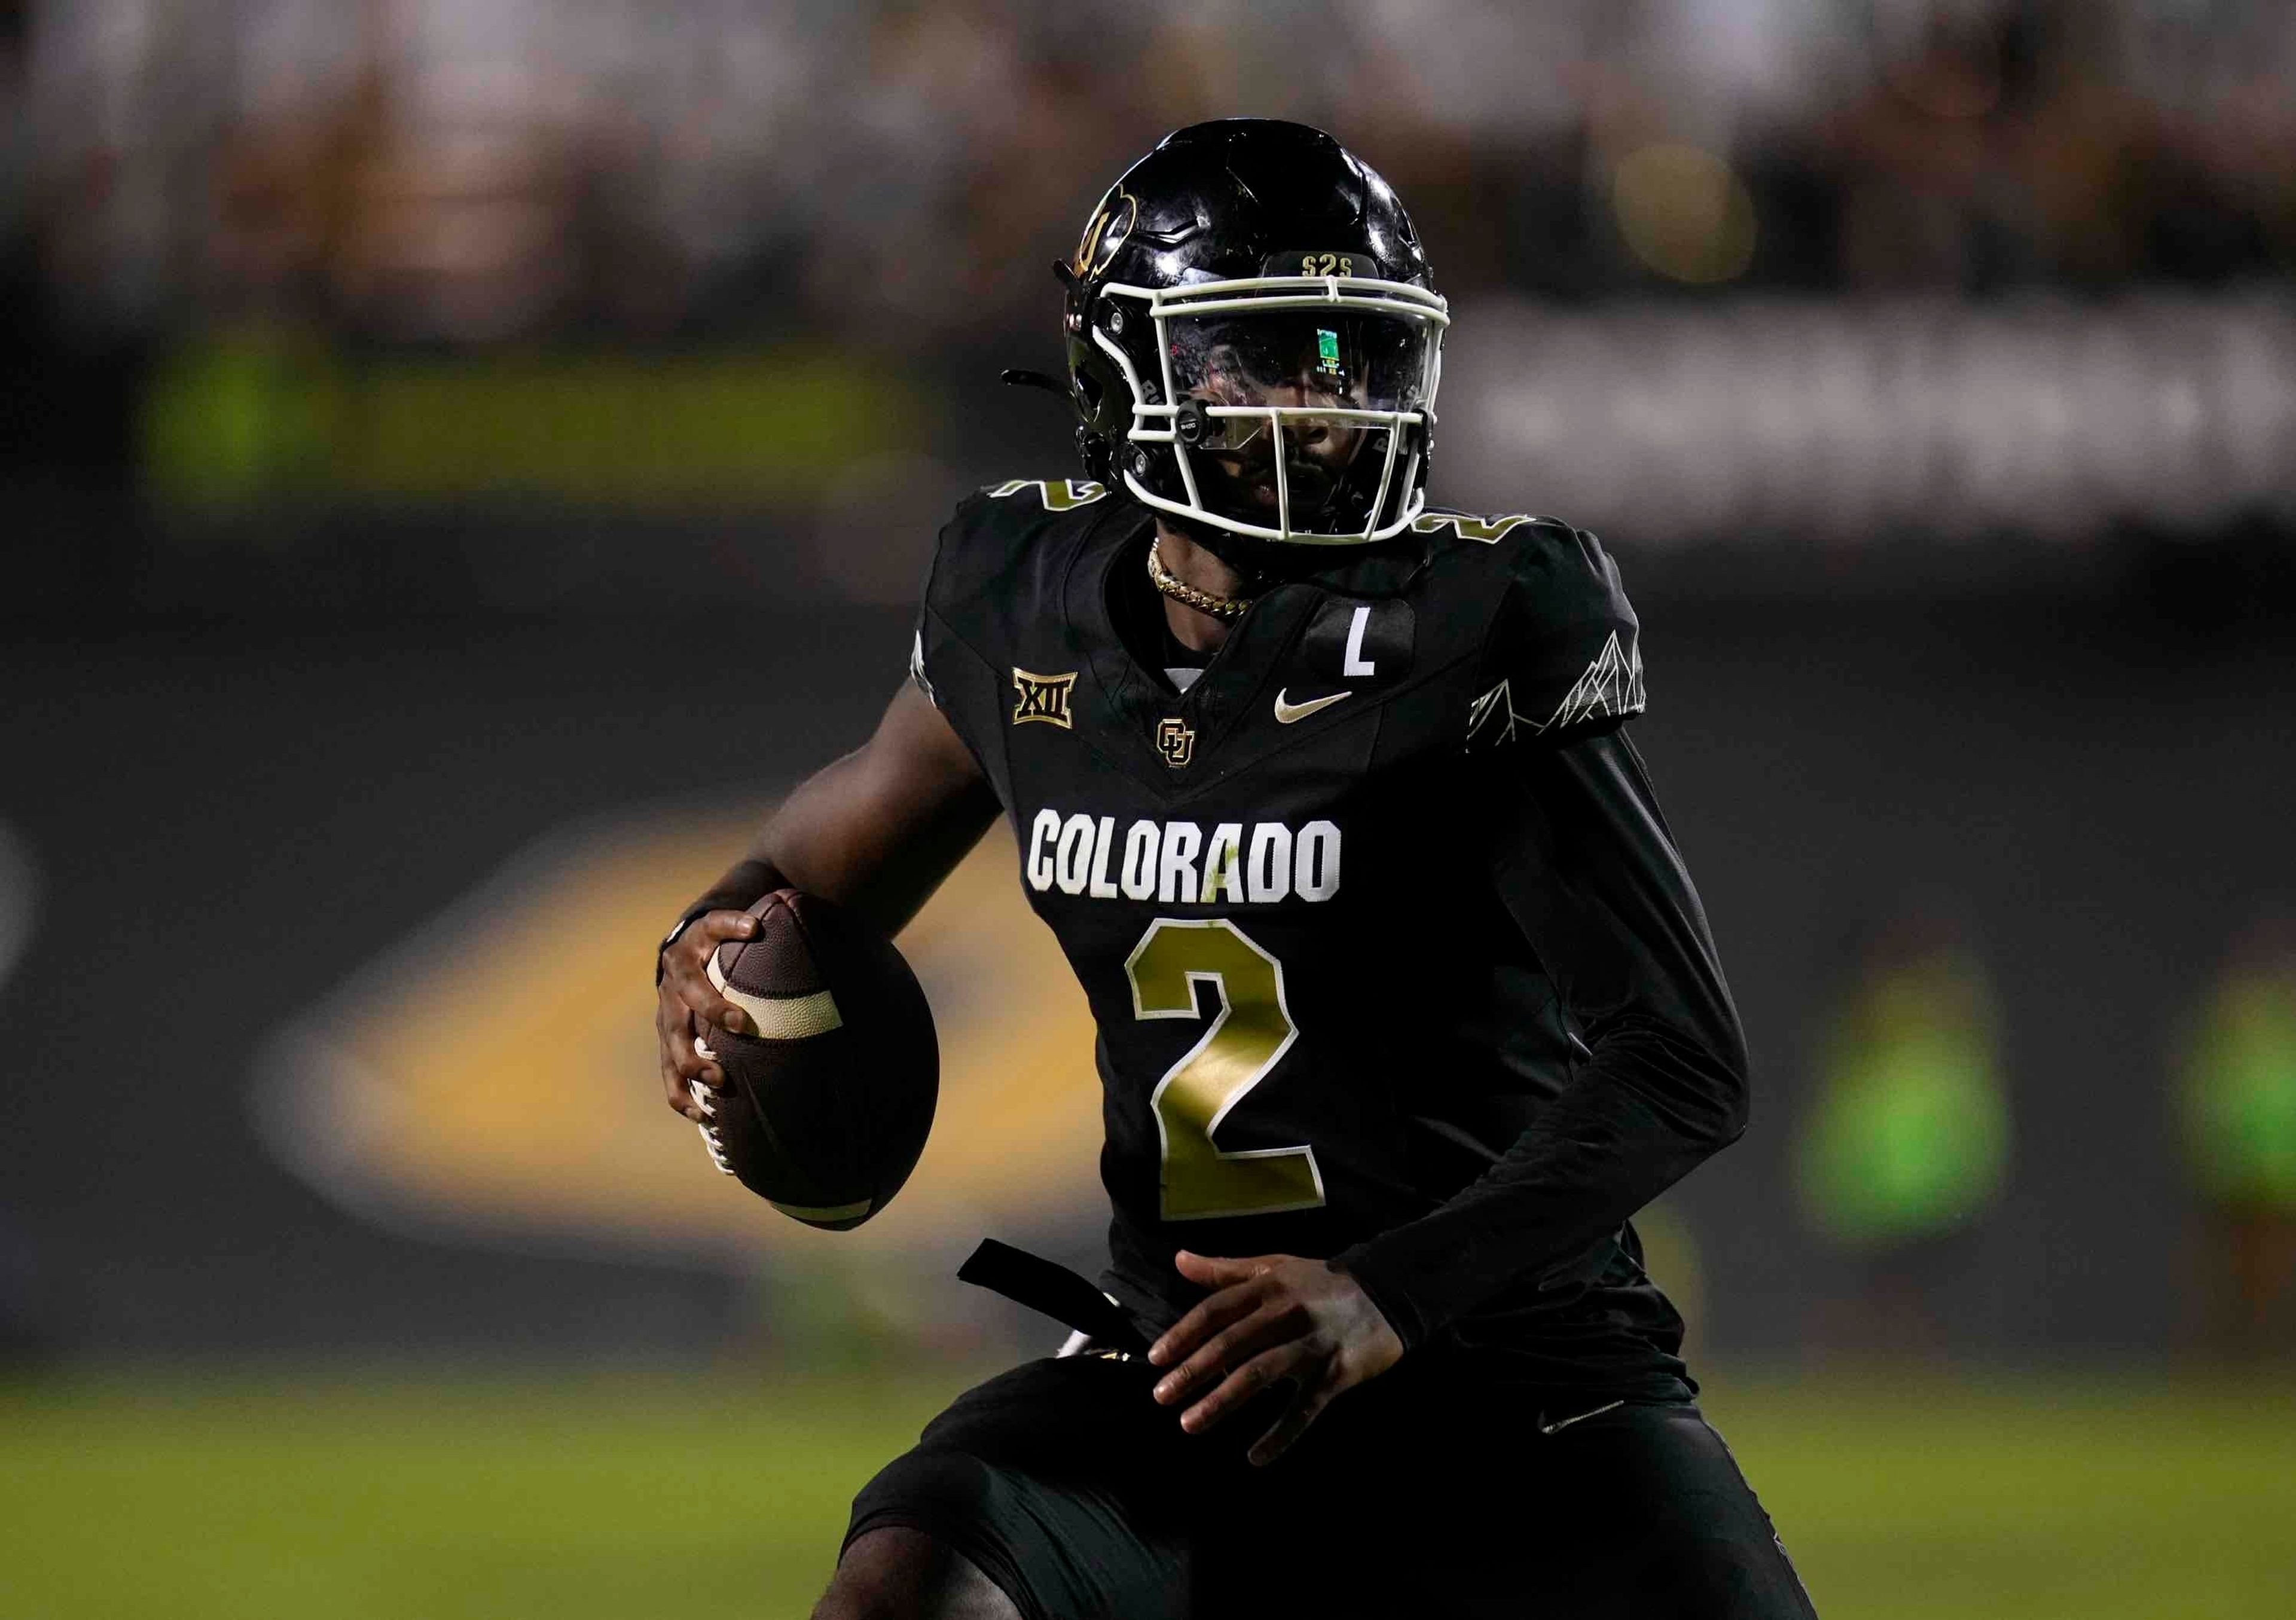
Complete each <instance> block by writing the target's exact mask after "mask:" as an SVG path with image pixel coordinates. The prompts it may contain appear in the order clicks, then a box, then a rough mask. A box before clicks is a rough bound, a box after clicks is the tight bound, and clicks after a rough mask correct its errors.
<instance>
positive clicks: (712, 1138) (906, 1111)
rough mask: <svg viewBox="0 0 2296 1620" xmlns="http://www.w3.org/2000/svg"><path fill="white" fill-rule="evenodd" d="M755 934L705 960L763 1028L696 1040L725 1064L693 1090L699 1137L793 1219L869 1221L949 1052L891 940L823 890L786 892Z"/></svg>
mask: <svg viewBox="0 0 2296 1620" xmlns="http://www.w3.org/2000/svg"><path fill="white" fill-rule="evenodd" d="M750 916H752V917H756V918H757V919H758V927H757V932H756V933H754V934H752V935H751V936H750V938H748V939H746V940H728V941H726V943H725V944H723V945H721V946H720V947H718V949H717V954H716V955H714V956H712V957H711V958H710V959H709V982H710V983H712V984H714V985H716V986H717V991H718V993H719V994H720V995H722V996H724V997H725V998H726V999H727V1000H729V1001H731V1002H733V1003H734V1005H735V1006H736V1007H740V1008H741V1009H742V1011H743V1012H744V1013H746V1014H748V1015H749V1017H750V1022H751V1023H752V1024H753V1025H754V1026H755V1029H754V1032H750V1033H743V1034H734V1033H732V1032H728V1031H726V1030H722V1029H718V1028H717V1027H716V1026H714V1025H713V1026H711V1027H709V1029H707V1030H706V1031H705V1032H703V1034H702V1036H701V1040H699V1041H698V1042H697V1043H696V1044H697V1046H698V1048H699V1049H700V1050H701V1052H702V1054H703V1055H704V1056H706V1057H710V1058H712V1059H713V1060H715V1061H716V1063H717V1065H718V1067H719V1068H720V1069H722V1070H724V1071H725V1081H724V1083H723V1084H722V1085H720V1086H717V1087H715V1088H711V1087H706V1086H701V1085H699V1084H697V1085H695V1086H694V1087H693V1094H694V1098H695V1100H697V1101H698V1102H700V1103H701V1106H702V1108H703V1110H704V1111H705V1113H706V1114H708V1116H709V1118H708V1121H707V1122H706V1123H704V1124H703V1126H702V1127H701V1139H702V1141H703V1142H704V1143H705V1144H706V1145H707V1146H708V1147H709V1156H710V1158H711V1160H712V1161H713V1162H714V1163H715V1164H717V1168H718V1169H719V1170H721V1171H723V1172H726V1174H727V1175H730V1176H734V1177H738V1178H739V1179H740V1180H741V1182H742V1186H744V1187H746V1188H749V1189H750V1191H751V1192H754V1193H756V1194H757V1195H758V1196H759V1197H761V1198H763V1199H765V1200H766V1202H767V1203H768V1204H770V1205H773V1206H774V1207H775V1209H777V1210H779V1211H781V1213H783V1214H784V1215H787V1216H790V1217H791V1219H792V1220H797V1221H804V1222H805V1223H806V1224H807V1225H808V1226H817V1227H820V1228H821V1229H824V1230H825V1231H832V1232H841V1231H845V1230H848V1229H851V1228H853V1227H857V1226H858V1225H860V1224H861V1223H862V1222H863V1221H866V1220H868V1219H869V1218H870V1217H871V1216H872V1215H874V1214H875V1213H877V1212H878V1211H879V1210H881V1209H882V1208H884V1207H885V1205H887V1204H889V1203H890V1202H891V1200H892V1197H893V1195H894V1194H895V1193H897V1192H898V1191H900V1189H901V1184H902V1183H903V1182H904V1181H906V1180H908V1177H909V1172H910V1171H912V1170H914V1169H915V1168H916V1163H917V1155H919V1154H921V1153H922V1152H923V1151H924V1146H925V1138H926V1136H927V1135H928V1134H929V1133H930V1132H931V1129H932V1119H933V1106H934V1103H935V1101H936V1100H937V1098H938V1097H939V1090H940V1048H939V1042H938V1041H937V1040H936V1039H935V1037H934V1034H933V1023H932V1011H931V1007H928V1006H927V1005H926V1002H925V996H924V991H922V989H920V988H919V987H918V985H917V979H916V975H915V974H914V973H911V972H910V971H909V965H908V963H907V962H906V961H904V960H903V959H902V958H901V953H900V952H899V951H898V950H895V949H894V947H893V944H892V942H891V941H890V940H888V939H886V938H885V937H884V936H883V935H881V934H880V933H877V932H876V930H875V929H873V928H872V927H870V926H869V925H868V924H866V923H865V922H863V921H862V920H861V919H860V918H858V917H855V916H854V915H853V914H852V913H850V912H849V911H846V910H844V909H840V908H839V907H837V906H834V905H832V904H831V903H830V902H829V901H827V900H822V899H820V898H819V897H818V896H816V895H811V894H806V893H802V892H799V891H798V890H795V889H779V890H776V891H775V892H773V893H771V894H768V895H767V896H766V898H765V899H763V900H759V901H758V903H757V904H756V905H754V906H752V907H750Z"/></svg>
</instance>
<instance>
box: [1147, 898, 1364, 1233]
mask: <svg viewBox="0 0 2296 1620" xmlns="http://www.w3.org/2000/svg"><path fill="white" fill-rule="evenodd" d="M1124 972H1125V976H1126V977H1127V978H1128V979H1130V980H1131V981H1132V1013H1133V1016H1135V1017H1137V1018H1201V1017H1202V1016H1203V1009H1202V1008H1201V1007H1199V1006H1198V1005H1197V1000H1196V997H1197V987H1198V986H1199V985H1202V984H1210V986H1211V987H1212V990H1213V991H1214V992H1215V993H1216V994H1217V995H1218V997H1219V1011H1218V1013H1217V1014H1216V1015H1214V1016H1213V1018H1212V1022H1211V1027H1210V1029H1207V1030H1206V1031H1205V1032H1204V1033H1203V1039H1201V1040H1199V1041H1197V1042H1196V1044H1195V1045H1193V1047H1190V1048H1188V1050H1187V1052H1186V1054H1185V1056H1184V1057H1181V1059H1180V1061H1179V1062H1177V1063H1176V1064H1174V1065H1172V1066H1171V1067H1170V1068H1169V1069H1168V1070H1166V1071H1165V1073H1164V1078H1163V1079H1162V1080H1160V1081H1158V1082H1157V1083H1156V1090H1155V1092H1154V1094H1153V1095H1152V1097H1151V1098H1149V1106H1150V1107H1151V1108H1152V1109H1153V1110H1154V1111H1155V1114H1156V1131H1157V1134H1158V1135H1160V1137H1162V1139H1163V1142H1164V1170H1163V1199H1162V1210H1163V1217H1164V1219H1165V1220H1167V1221H1201V1220H1206V1219H1208V1218H1210V1217H1211V1216H1214V1215H1265V1214H1272V1213H1275V1211H1277V1210H1286V1209H1315V1208H1317V1207H1319V1206H1321V1205H1322V1204H1323V1202H1324V1178H1323V1173H1322V1172H1320V1171H1318V1170H1317V1169H1316V1151H1315V1149H1314V1148H1312V1147H1252V1148H1245V1149H1242V1150H1240V1151H1238V1152H1234V1153H1224V1152H1222V1151H1221V1150H1220V1148H1219V1147H1218V1146H1217V1145H1216V1144H1215V1143H1214V1142H1213V1140H1212V1133H1213V1132H1214V1131H1218V1129H1219V1125H1220V1122H1221V1121H1222V1120H1224V1119H1226V1117H1227V1116H1228V1114H1231V1113H1232V1112H1234V1108H1235V1106H1236V1105H1237V1104H1238V1103H1240V1102H1242V1100H1243V1098H1244V1097H1245V1095H1246V1094H1247V1093H1249V1092H1250V1091H1251V1089H1252V1087H1254V1086H1256V1085H1258V1084H1259V1082H1260V1081H1262V1080H1264V1079H1266V1078H1267V1072H1268V1071H1269V1070H1270V1069H1272V1068H1274V1067H1275V1065H1276V1062H1277V1060H1278V1059H1280V1058H1281V1057H1283V1054H1284V1053H1285V1052H1287V1051H1289V1050H1290V1049H1291V1047H1292V1041H1293V1040H1297V1039H1298V1038H1299V1034H1300V1031H1299V1027H1298V1026H1297V1025H1296V1024H1293V1023H1292V1015H1291V1012H1290V1010H1289V1009H1288V1008H1286V1007H1285V1006H1284V1004H1283V964H1282V963H1281V962H1279V961H1277V960H1276V959H1275V958H1274V957H1272V956H1269V955H1268V954H1267V952H1266V951H1264V950H1261V949H1260V948H1259V946H1257V945H1255V944H1253V943H1252V942H1251V939H1250V938H1249V937H1248V936H1247V935H1246V934H1245V933H1244V932H1243V930H1242V929H1241V928H1239V927H1237V926H1236V925H1234V923H1231V922H1227V921H1226V920H1225V919H1222V918H1218V917H1213V918H1207V919H1205V920H1203V921H1201V922H1199V921H1193V920H1190V921H1183V920H1180V919H1178V918H1175V917H1158V918H1157V919H1156V920H1155V921H1154V922H1152V923H1151V924H1149V925H1148V932H1147V933H1144V934H1142V935H1141V936H1140V942H1139V943H1138V944H1137V945H1136V946H1134V947H1133V948H1132V954H1131V955H1130V956H1129V957H1128V958H1125V963H1124Z"/></svg>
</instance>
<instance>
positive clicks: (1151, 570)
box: [1148, 539, 1252, 620]
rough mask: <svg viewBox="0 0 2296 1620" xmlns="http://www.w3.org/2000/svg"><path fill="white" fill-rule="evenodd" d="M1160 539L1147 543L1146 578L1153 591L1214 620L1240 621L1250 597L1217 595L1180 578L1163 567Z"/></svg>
mask: <svg viewBox="0 0 2296 1620" xmlns="http://www.w3.org/2000/svg"><path fill="white" fill-rule="evenodd" d="M1162 543H1163V542H1162V541H1161V539H1153V540H1151V541H1149V542H1148V577H1149V579H1151V580H1153V581H1155V585H1156V588H1157V589H1158V590H1160V591H1162V592H1163V593H1164V594H1165V595H1166V596H1169V597H1171V598H1172V600H1173V601H1175V602H1184V603H1185V604H1187V605H1188V606H1190V607H1193V608H1194V609H1195V610H1196V611H1197V612H1198V613H1210V615H1211V616H1212V617H1213V618H1215V619H1230V620H1234V619H1241V618H1242V617H1243V615H1244V613H1245V612H1246V611H1247V610H1248V609H1250V607H1251V601H1252V599H1251V597H1250V596H1214V595H1212V593H1211V592H1210V591H1208V590H1198V589H1197V588H1195V587H1194V586H1193V585H1191V584H1189V583H1188V582H1187V581H1186V580H1183V579H1182V578H1180V576H1179V575H1177V574H1176V573H1174V572H1172V571H1171V570H1170V569H1169V568H1167V567H1165V566H1164V558H1163V555H1162V554H1161V552H1160V551H1159V549H1158V547H1160V546H1161V545H1162Z"/></svg>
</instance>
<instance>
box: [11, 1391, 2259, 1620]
mask: <svg viewBox="0 0 2296 1620" xmlns="http://www.w3.org/2000/svg"><path fill="white" fill-rule="evenodd" d="M963 1381H964V1380H963V1377H962V1375H960V1374H956V1373H951V1374H949V1375H948V1376H947V1377H946V1378H942V1379H933V1378H930V1377H909V1378H905V1379H897V1380H889V1381H880V1382H873V1383H869V1382H855V1381H846V1382H826V1381H822V1380H818V1379H810V1380H780V1381H775V1380H770V1379H767V1377H765V1376H764V1375H761V1374H758V1373H756V1372H749V1373H741V1374H736V1373H733V1372H728V1371H724V1370H720V1371H717V1372H716V1373H713V1374H711V1375H709V1377H706V1378H695V1377H690V1376H689V1375H687V1374H686V1373H685V1372H684V1371H682V1370H681V1369H676V1368H668V1367H665V1368H663V1369H661V1370H660V1374H659V1376H653V1377H639V1376H635V1375H628V1374H623V1375H615V1376H603V1375H600V1376H595V1377H563V1378H558V1379H553V1380H549V1381H536V1382H528V1383H511V1382H498V1381H489V1380H488V1379H485V1378H482V1377H463V1378H459V1379H455V1380H452V1381H424V1380H421V1379H418V1378H415V1377H412V1376H410V1375H407V1374H406V1373H404V1372H401V1373H399V1374H397V1375H395V1376H394V1377H389V1378H381V1379H377V1380H375V1381H373V1382H371V1383H365V1384H362V1383H359V1382H357V1381H355V1380H352V1379H349V1378H348V1377H342V1376H338V1377H333V1378H330V1379H324V1380H312V1379H299V1380H295V1381H280V1382H277V1383H275V1384H268V1385H266V1383H265V1382H264V1381H262V1380H258V1378H255V1377H247V1376H242V1377H241V1378H240V1379H238V1380H237V1381H222V1380H216V1381H209V1382H205V1383H201V1382H195V1381H192V1380H188V1379H186V1378H184V1377H182V1376H181V1375H177V1376H176V1377H175V1378H173V1379H162V1378H160V1377H138V1378H127V1377H121V1378H118V1379H116V1380H112V1381H92V1382H91V1381H74V1382H70V1383H64V1384H45V1385H32V1386H14V1387H12V1388H8V1389H5V1390H0V1617H4V1620H46V1617H49V1616H71V1617H73V1620H78V1617H79V1616H104V1617H107V1620H108V1617H110V1616H134V1617H135V1620H172V1617H174V1616H198V1617H204V1616H217V1617H218V1620H221V1617H224V1616H229V1617H231V1620H265V1617H268V1616H279V1617H280V1620H319V1617H324V1620H371V1617H381V1616H391V1617H392V1620H454V1617H456V1616H488V1617H489V1620H509V1617H516V1616H536V1617H537V1620H593V1617H595V1620H607V1617H610V1616H611V1617H613V1620H634V1617H637V1616H676V1617H677V1620H716V1617H717V1616H727V1617H729V1620H730V1617H731V1616H802V1615H804V1614H805V1613H806V1612H807V1609H808V1606H809V1604H810V1603H811V1600H812V1599H813V1598H814V1597H815V1596H816V1594H817V1592H818V1591H819V1589H820V1586H821V1584H822V1583H823V1581H824V1579H825V1578H826V1575H827V1573H828V1563H829V1559H830V1557H831V1555H832V1550H833V1549H834V1547H835V1545H836V1538H837V1534H838V1532H839V1530H840V1527H841V1526H842V1524H843V1518H844V1512H845V1505H846V1502H847V1501H848V1499H849V1497H850V1495H851V1493H852V1492H853V1490H854V1488H855V1487H856V1486H857V1485H858V1484H860V1483H861V1482H862V1481H863V1480H864V1479H865V1478H866V1477H867V1476H868V1475H869V1474H870V1473H871V1472H872V1471H873V1468H875V1467H876V1465H877V1464H878V1463H879V1462H880V1461H881V1460H883V1459H884V1458H886V1457H887V1456H889V1455H890V1454H891V1453H892V1452H893V1451H896V1450H898V1449H899V1448H900V1447H901V1446H902V1445H904V1444H905V1443H906V1442H907V1440H908V1439H909V1437H910V1436H912V1435H914V1433H915V1431H916V1429H917V1427H918V1426H919V1425H920V1424H921V1423H922V1421H923V1420H924V1419H926V1418H927V1417H928V1416H930V1415H931V1412H932V1411H933V1410H936V1409H937V1408H938V1407H939V1404H940V1403H941V1402H942V1401H943V1400H944V1399H945V1398H946V1397H947V1395H948V1394H951V1393H953V1392H954V1390H955V1388H956V1387H958V1386H959V1385H960V1384H961V1383H962V1382H963ZM1714 1382H1715V1383H1716V1384H1717V1385H1718V1389H1717V1390H1716V1391H1715V1392H1713V1393H1712V1394H1711V1395H1710V1400H1709V1402H1708V1410H1710V1412H1711V1413H1712V1415H1713V1416H1714V1418H1715V1419H1716V1420H1717V1422H1718V1423H1719V1424H1720V1425H1721V1426H1722V1427H1723V1429H1724V1432H1725V1433H1726V1434H1727V1435H1729V1437H1730V1440H1731V1442H1732V1444H1733V1445H1734V1448H1735V1449H1736V1451H1737V1452H1738V1455H1739V1458H1740V1460H1742V1461H1743V1463H1744V1465H1745V1468H1746V1470H1747V1472H1748V1473H1749V1474H1750V1475H1751V1476H1752V1477H1753V1479H1754V1482H1755V1484H1756V1485H1757V1486H1758V1487H1759V1489H1760V1491H1761V1493H1762V1495H1763V1497H1764V1499H1765V1501H1767V1503H1768V1505H1769V1507H1770V1509H1771V1512H1772V1514H1773V1516H1774V1517H1775V1518H1776V1520H1777V1522H1778V1525H1779V1527H1780V1529H1781V1531H1782V1532H1783V1533H1784V1536H1785V1539H1786V1542H1787V1545H1788V1546H1789V1547H1791V1548H1792V1550H1793V1552H1794V1555H1795V1558H1796V1560H1797V1562H1798V1563H1799V1564H1800V1567H1801V1569H1802V1573H1803V1575H1804V1576H1805V1578H1806V1579H1807V1580H1808V1583H1809V1586H1810V1588H1811V1591H1812V1592H1813V1593H1814V1595H1815V1596H1816V1599H1817V1601H1818V1605H1819V1608H1820V1610H1821V1612H1822V1613H1824V1614H1825V1616H1828V1617H1829V1620H1913V1617H1914V1616H1937V1617H1939V1620H1944V1617H1946V1616H1954V1617H1955V1620H1992V1617H1993V1616H2001V1617H2003V1620H2009V1617H2011V1616H2014V1617H2015V1620H2046V1617H2050V1616H2065V1617H2067V1620H2073V1617H2075V1616H2078V1617H2079V1620H2117V1617H2118V1616H2207V1617H2209V1620H2239V1617H2244V1616H2259V1617H2262V1616H2272V1617H2274V1620H2284V1616H2289V1615H2291V1614H2296V1395H2292V1394H2289V1393H2287V1391H2286V1390H2285V1389H2284V1388H2270V1387H2267V1386H2264V1385H2261V1384H2258V1385H2254V1386H2230V1385H2194V1384H2180V1385H2170V1384H2167V1383H2149V1384H2141V1383H2111V1382H2106V1381H2102V1380H2085V1381H2079V1382H2075V1383H2073V1384H2072V1385H2071V1386H2070V1387H2067V1386H2063V1385H2062V1384H2061V1383H2060V1382H2059V1381H2056V1380H2045V1379H2041V1378H2038V1377H2026V1378H2017V1379H2010V1378H2002V1379H1997V1380H1991V1381H1988V1382H1986V1383H1984V1384H1982V1385H1956V1384H1948V1383H1944V1382H1939V1381H1935V1380H1924V1381H1917V1382H1913V1383H1907V1382H1903V1381H1899V1380H1890V1379H1883V1378H1881V1377H1876V1376H1874V1375H1870V1374H1869V1375H1866V1376H1863V1377H1856V1378H1852V1377H1849V1376H1848V1375H1836V1376H1835V1377H1834V1379H1833V1381H1832V1382H1830V1383H1828V1384H1827V1385H1825V1386H1822V1387H1819V1388H1816V1389H1813V1388H1811V1387H1810V1386H1808V1385H1807V1384H1805V1385H1802V1386H1793V1385H1790V1384H1788V1383H1786V1382H1784V1381H1782V1380H1776V1379H1771V1380H1751V1379H1744V1378H1733V1377H1727V1376H1725V1377H1720V1378H1718V1379H1716V1380H1714ZM693 1388H700V1389H702V1390H704V1391H706V1393H701V1394H695V1393H692V1389H693Z"/></svg>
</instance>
